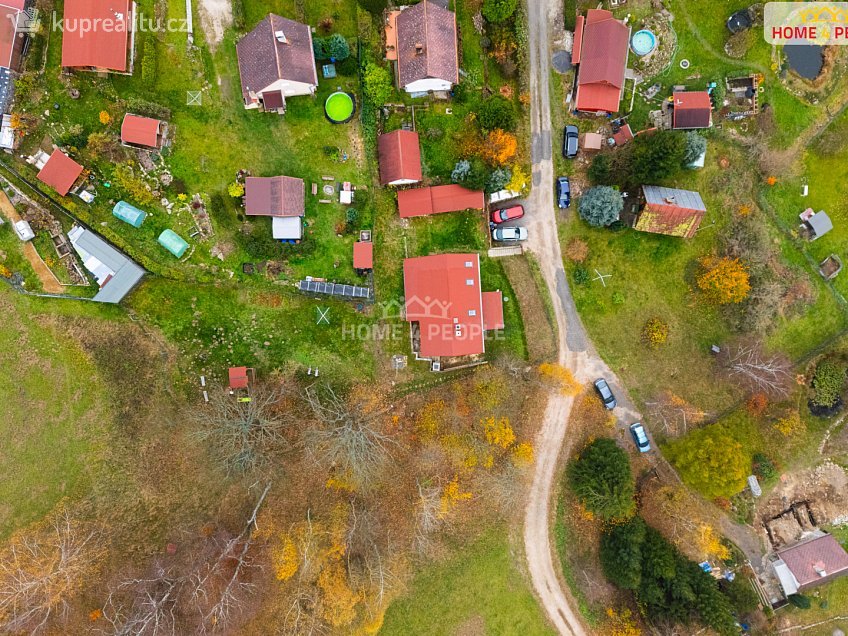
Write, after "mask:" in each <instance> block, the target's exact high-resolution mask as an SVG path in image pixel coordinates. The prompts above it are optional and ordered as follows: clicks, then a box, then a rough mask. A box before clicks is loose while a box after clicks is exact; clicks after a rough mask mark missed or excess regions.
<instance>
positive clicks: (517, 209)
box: [492, 205, 524, 223]
mask: <svg viewBox="0 0 848 636" xmlns="http://www.w3.org/2000/svg"><path fill="white" fill-rule="evenodd" d="M522 216H524V207H523V206H520V205H514V206H512V207H511V208H504V209H503V210H492V223H506V222H507V221H514V220H515V219H520V218H521V217H522Z"/></svg>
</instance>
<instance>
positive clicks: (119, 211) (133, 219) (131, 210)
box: [112, 201, 147, 227]
mask: <svg viewBox="0 0 848 636" xmlns="http://www.w3.org/2000/svg"><path fill="white" fill-rule="evenodd" d="M112 214H113V215H114V216H115V217H117V218H119V219H121V220H122V221H123V222H124V223H129V224H130V225H132V226H133V227H141V224H142V223H144V219H145V217H147V212H144V211H142V210H139V209H138V208H137V207H135V206H133V205H130V204H129V203H127V202H126V201H118V202H117V203H116V204H115V207H114V208H112Z"/></svg>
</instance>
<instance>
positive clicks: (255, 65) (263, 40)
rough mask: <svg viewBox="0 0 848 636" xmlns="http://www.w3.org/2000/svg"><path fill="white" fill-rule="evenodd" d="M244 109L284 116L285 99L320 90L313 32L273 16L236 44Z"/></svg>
mask: <svg viewBox="0 0 848 636" xmlns="http://www.w3.org/2000/svg"><path fill="white" fill-rule="evenodd" d="M236 54H237V56H238V67H239V77H240V78H241V94H242V98H243V99H244V107H245V108H247V109H260V110H263V111H265V112H275V113H278V114H283V113H284V112H286V99H287V98H289V97H296V96H300V95H314V94H315V89H316V88H318V72H317V70H316V69H315V53H314V51H313V50H312V29H310V28H309V26H308V25H306V24H301V23H300V22H295V21H294V20H289V19H288V18H284V17H282V16H279V15H276V14H274V13H270V14H268V17H267V18H265V19H264V20H262V22H260V23H259V24H258V25H256V28H255V29H253V31H251V32H250V33H248V34H247V35H245V36H244V37H243V38H242V39H241V40H239V41H238V44H236Z"/></svg>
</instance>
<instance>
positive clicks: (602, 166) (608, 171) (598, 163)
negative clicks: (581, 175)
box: [587, 154, 614, 185]
mask: <svg viewBox="0 0 848 636" xmlns="http://www.w3.org/2000/svg"><path fill="white" fill-rule="evenodd" d="M587 174H588V175H589V179H590V180H591V181H592V183H594V184H595V185H612V184H613V183H614V181H613V179H612V161H611V160H610V157H609V155H607V154H600V155H595V158H594V159H592V164H591V165H590V166H589V171H588V173H587Z"/></svg>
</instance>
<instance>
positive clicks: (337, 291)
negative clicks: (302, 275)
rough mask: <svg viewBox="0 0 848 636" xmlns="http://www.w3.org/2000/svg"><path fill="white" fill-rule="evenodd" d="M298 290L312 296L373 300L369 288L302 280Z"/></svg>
mask: <svg viewBox="0 0 848 636" xmlns="http://www.w3.org/2000/svg"><path fill="white" fill-rule="evenodd" d="M297 288H298V289H299V290H300V291H302V292H307V293H310V294H324V295H326V296H339V297H341V298H366V299H370V298H371V289H370V288H369V287H358V286H356V285H341V284H339V283H325V282H318V281H314V280H302V281H300V282H299V283H298V284H297Z"/></svg>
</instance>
